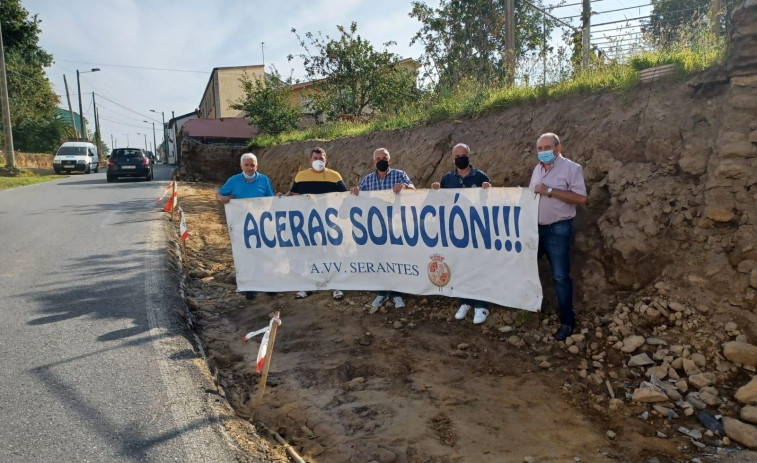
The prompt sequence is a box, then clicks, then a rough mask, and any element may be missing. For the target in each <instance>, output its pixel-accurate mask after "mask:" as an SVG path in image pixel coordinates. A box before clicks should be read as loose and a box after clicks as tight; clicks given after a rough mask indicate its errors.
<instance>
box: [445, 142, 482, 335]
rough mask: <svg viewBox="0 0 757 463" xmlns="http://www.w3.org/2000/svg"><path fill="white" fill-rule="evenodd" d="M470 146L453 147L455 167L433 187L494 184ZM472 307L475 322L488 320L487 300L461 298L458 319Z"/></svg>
mask: <svg viewBox="0 0 757 463" xmlns="http://www.w3.org/2000/svg"><path fill="white" fill-rule="evenodd" d="M470 154H471V151H470V147H469V146H468V145H466V144H465V143H458V144H457V145H455V146H454V147H453V148H452V161H453V162H454V163H455V168H454V169H453V170H451V171H449V172H447V173H446V174H444V177H442V181H441V182H434V183H432V184H431V188H433V189H434V190H438V189H439V188H479V187H480V188H489V187H490V186H492V184H491V182H490V180H489V176H488V175H486V173H485V172H484V171H481V170H478V169H476V168H475V167H473V166H472V165H471V163H470ZM471 308H475V310H474V312H473V323H475V324H479V323H483V322H485V321H486V317H488V316H489V309H488V308H487V303H486V302H485V301H477V300H474V299H460V308H459V309H458V310H457V313H455V318H456V319H457V320H462V319H464V318H465V316H466V315H467V314H468V311H469V310H470V309H471Z"/></svg>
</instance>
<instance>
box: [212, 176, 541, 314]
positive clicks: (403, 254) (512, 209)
mask: <svg viewBox="0 0 757 463" xmlns="http://www.w3.org/2000/svg"><path fill="white" fill-rule="evenodd" d="M538 204H539V200H538V198H537V197H536V195H534V193H533V192H531V191H530V190H528V189H524V188H488V189H482V188H463V189H443V190H416V191H413V190H404V191H402V193H401V194H394V193H393V192H392V191H391V190H387V191H373V192H366V191H361V192H360V194H359V195H358V196H355V195H352V194H350V193H329V194H323V195H301V196H288V197H282V198H277V197H268V198H254V199H234V200H232V201H230V202H229V203H228V204H226V222H227V224H228V227H229V236H230V238H231V248H232V253H233V255H234V266H235V267H236V271H237V286H238V290H239V291H299V290H325V289H341V290H392V291H397V292H400V293H407V294H418V295H420V294H427V295H442V296H450V297H463V298H470V299H477V300H484V301H489V302H493V303H496V304H499V305H503V306H506V307H513V308H520V309H525V310H530V311H538V310H539V309H540V307H541V300H542V291H541V284H540V283H539V273H538V267H537V261H536V255H537V251H538V244H539V235H538V226H537V217H538Z"/></svg>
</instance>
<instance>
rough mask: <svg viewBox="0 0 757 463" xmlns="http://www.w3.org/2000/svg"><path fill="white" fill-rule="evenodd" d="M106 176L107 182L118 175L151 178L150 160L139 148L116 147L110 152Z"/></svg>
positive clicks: (115, 178)
mask: <svg viewBox="0 0 757 463" xmlns="http://www.w3.org/2000/svg"><path fill="white" fill-rule="evenodd" d="M106 177H107V179H108V181H109V182H112V181H115V180H117V179H118V178H119V177H144V178H145V180H147V181H150V180H152V161H151V160H150V157H149V156H148V155H147V152H146V151H145V150H143V149H141V148H116V149H114V150H113V151H111V153H110V159H108V171H107V174H106Z"/></svg>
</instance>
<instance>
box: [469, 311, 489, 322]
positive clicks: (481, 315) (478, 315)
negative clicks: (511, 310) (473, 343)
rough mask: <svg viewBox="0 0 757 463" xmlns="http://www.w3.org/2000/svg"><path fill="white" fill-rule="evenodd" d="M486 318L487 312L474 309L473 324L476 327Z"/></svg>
mask: <svg viewBox="0 0 757 463" xmlns="http://www.w3.org/2000/svg"><path fill="white" fill-rule="evenodd" d="M488 316H489V310H487V309H482V308H480V307H476V310H475V311H474V312H473V323H474V324H476V325H478V324H479V323H483V322H485V321H486V317H488Z"/></svg>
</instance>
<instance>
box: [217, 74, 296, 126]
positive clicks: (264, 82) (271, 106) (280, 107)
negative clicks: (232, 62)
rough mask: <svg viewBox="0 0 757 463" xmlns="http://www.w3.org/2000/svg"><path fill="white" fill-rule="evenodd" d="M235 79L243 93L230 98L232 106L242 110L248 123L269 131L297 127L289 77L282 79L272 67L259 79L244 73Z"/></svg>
mask: <svg viewBox="0 0 757 463" xmlns="http://www.w3.org/2000/svg"><path fill="white" fill-rule="evenodd" d="M239 82H240V83H241V84H242V90H243V91H244V96H243V97H241V98H239V99H238V100H236V101H233V102H232V104H231V108H232V109H236V110H238V111H244V113H245V115H246V116H247V118H248V119H249V120H250V122H251V123H252V124H254V125H257V126H258V128H260V130H262V131H263V132H265V133H267V134H269V135H277V134H279V133H282V132H286V131H287V130H292V129H295V128H297V122H298V121H299V120H300V117H301V116H302V113H301V112H300V109H299V108H296V107H294V106H293V105H292V103H291V96H292V91H291V78H290V79H288V80H287V81H284V80H282V79H281V76H280V75H279V73H278V72H277V71H276V70H275V69H273V70H272V72H271V74H265V77H264V78H263V79H256V78H250V77H249V76H247V74H245V75H243V76H242V77H241V78H240V79H239Z"/></svg>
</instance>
